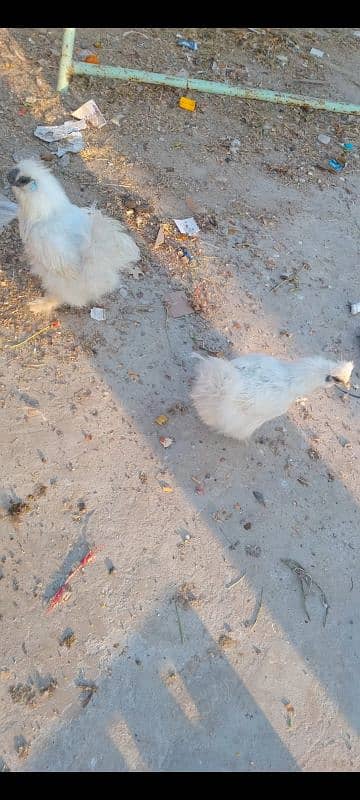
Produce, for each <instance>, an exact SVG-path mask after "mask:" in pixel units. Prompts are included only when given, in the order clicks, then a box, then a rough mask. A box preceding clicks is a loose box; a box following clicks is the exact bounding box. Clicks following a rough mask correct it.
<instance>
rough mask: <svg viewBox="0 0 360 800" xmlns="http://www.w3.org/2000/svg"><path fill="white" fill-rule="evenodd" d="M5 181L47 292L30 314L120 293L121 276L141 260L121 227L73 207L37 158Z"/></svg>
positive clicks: (32, 261) (33, 266) (96, 213)
mask: <svg viewBox="0 0 360 800" xmlns="http://www.w3.org/2000/svg"><path fill="white" fill-rule="evenodd" d="M7 177H8V181H9V183H10V184H11V186H12V189H13V192H14V194H15V197H16V200H17V204H18V208H17V217H18V220H19V228H20V236H21V239H22V241H23V244H24V247H25V252H26V255H27V257H28V259H29V262H30V267H31V271H32V272H33V273H34V274H35V275H38V276H39V277H40V278H41V281H42V283H43V286H44V288H45V292H46V294H45V296H44V297H43V298H40V299H38V300H35V301H34V302H33V303H31V304H30V308H31V311H33V312H34V313H37V314H42V313H46V314H49V313H51V311H52V310H53V309H55V308H57V307H58V306H60V305H63V304H66V305H70V306H76V307H82V306H86V305H88V304H89V303H96V302H98V301H99V300H100V299H101V298H102V297H103V296H104V295H106V294H109V293H110V292H112V291H114V289H117V288H118V286H119V285H120V277H119V276H120V273H121V272H123V271H125V270H126V269H129V268H130V267H131V264H134V263H136V262H137V261H138V260H139V258H140V251H139V248H138V246H137V245H136V244H135V242H134V241H133V239H132V238H131V236H129V234H128V233H126V231H125V228H124V226H123V225H122V224H121V222H119V221H118V220H116V219H110V218H109V217H105V216H104V215H103V214H102V213H101V211H97V210H96V209H94V208H78V206H75V205H73V203H71V202H70V200H69V198H68V197H67V195H66V194H65V192H64V189H63V188H62V186H61V185H60V183H59V182H58V181H57V180H56V178H55V177H54V175H52V174H51V172H49V170H48V169H47V168H46V167H45V166H44V165H43V164H42V163H41V162H40V161H37V160H35V159H24V160H23V161H20V162H19V163H18V164H17V166H16V167H15V168H14V169H12V170H11V171H10V172H9V173H8V176H7Z"/></svg>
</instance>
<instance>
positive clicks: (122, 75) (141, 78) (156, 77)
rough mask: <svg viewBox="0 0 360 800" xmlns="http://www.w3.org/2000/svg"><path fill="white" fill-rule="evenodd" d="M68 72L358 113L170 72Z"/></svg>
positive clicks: (76, 68) (82, 65)
mask: <svg viewBox="0 0 360 800" xmlns="http://www.w3.org/2000/svg"><path fill="white" fill-rule="evenodd" d="M67 30H69V29H67ZM71 30H73V29H71ZM70 72H71V73H73V74H75V75H87V76H88V77H93V78H111V79H113V78H117V79H119V80H122V81H136V82H138V83H153V84H158V85H161V86H173V87H175V88H177V89H185V90H192V91H194V92H208V93H209V94H222V95H226V96H227V97H241V98H242V99H243V100H263V101H265V102H268V103H283V104H284V105H292V106H304V107H306V108H315V109H317V110H318V111H334V112H335V113H338V114H360V106H358V105H353V104H352V103H338V102H337V101H336V100H321V99H319V98H317V97H301V96H300V95H297V94H288V93H287V92H274V91H272V90H270V89H247V88H243V87H241V86H230V85H229V84H227V83H217V82H215V81H201V80H196V79H192V78H189V79H187V78H180V77H176V76H171V75H163V74H161V73H160V72H145V71H144V70H141V69H125V68H124V67H108V66H98V65H97V64H87V63H86V62H83V61H75V62H74V63H73V65H72V67H71V69H70Z"/></svg>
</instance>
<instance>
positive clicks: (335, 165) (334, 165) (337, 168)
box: [328, 158, 344, 172]
mask: <svg viewBox="0 0 360 800" xmlns="http://www.w3.org/2000/svg"><path fill="white" fill-rule="evenodd" d="M328 164H329V167H330V169H332V170H333V172H341V171H342V170H343V169H344V164H340V161H337V160H336V158H330V159H329V161H328Z"/></svg>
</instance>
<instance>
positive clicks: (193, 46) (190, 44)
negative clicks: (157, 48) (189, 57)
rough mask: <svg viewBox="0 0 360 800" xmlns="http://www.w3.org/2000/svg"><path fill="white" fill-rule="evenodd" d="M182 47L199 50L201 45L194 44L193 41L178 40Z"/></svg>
mask: <svg viewBox="0 0 360 800" xmlns="http://www.w3.org/2000/svg"><path fill="white" fill-rule="evenodd" d="M177 43H178V45H180V47H187V49H188V50H197V49H198V47H199V45H198V43H197V42H194V41H193V39H178V41H177Z"/></svg>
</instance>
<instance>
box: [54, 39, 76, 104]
mask: <svg viewBox="0 0 360 800" xmlns="http://www.w3.org/2000/svg"><path fill="white" fill-rule="evenodd" d="M75 32H76V28H65V29H64V36H63V43H62V51H61V59H60V66H59V74H58V82H57V87H56V88H57V91H58V92H66V91H67V89H68V88H69V78H70V74H71V65H72V59H73V52H74V44H75Z"/></svg>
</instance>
